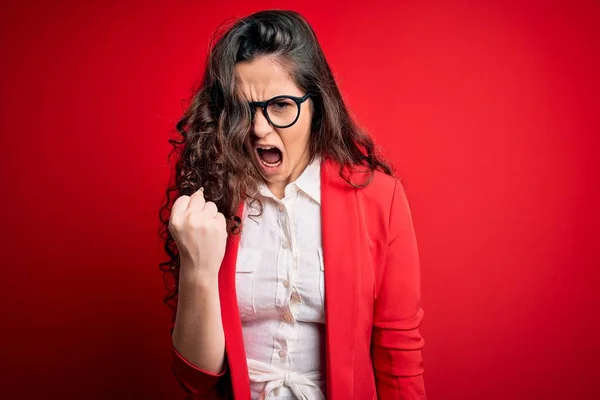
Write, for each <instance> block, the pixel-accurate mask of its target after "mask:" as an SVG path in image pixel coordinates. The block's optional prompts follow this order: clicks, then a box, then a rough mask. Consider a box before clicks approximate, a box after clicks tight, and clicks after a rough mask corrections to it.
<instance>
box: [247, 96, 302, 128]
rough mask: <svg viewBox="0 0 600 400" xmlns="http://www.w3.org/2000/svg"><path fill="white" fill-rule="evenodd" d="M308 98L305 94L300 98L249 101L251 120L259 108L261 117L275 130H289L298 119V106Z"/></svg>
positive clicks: (280, 97) (282, 97)
mask: <svg viewBox="0 0 600 400" xmlns="http://www.w3.org/2000/svg"><path fill="white" fill-rule="evenodd" d="M309 97H310V93H306V94H305V95H304V96H302V97H296V96H287V95H283V96H276V97H273V98H272V99H269V100H267V101H249V102H248V104H249V105H250V111H251V112H252V120H254V115H255V114H256V107H261V108H262V112H263V115H264V116H265V118H266V119H267V121H269V123H270V124H271V125H273V126H274V127H276V128H289V127H290V126H292V125H294V124H295V123H296V121H298V118H300V105H301V104H302V103H304V102H305V101H306V100H307V99H308V98H309Z"/></svg>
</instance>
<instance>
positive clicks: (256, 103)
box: [248, 93, 311, 129]
mask: <svg viewBox="0 0 600 400" xmlns="http://www.w3.org/2000/svg"><path fill="white" fill-rule="evenodd" d="M309 97H311V95H310V93H306V94H305V95H304V96H302V97H296V96H290V95H281V96H275V97H273V98H271V99H269V100H267V101H249V102H248V105H250V111H251V113H252V120H254V115H255V114H256V107H261V108H262V113H263V115H264V116H265V118H266V119H267V121H269V124H271V125H272V126H274V127H275V128H280V129H281V128H289V127H290V126H292V125H294V124H295V123H296V122H297V121H298V118H300V108H302V107H301V106H300V105H301V104H302V103H304V102H305V101H306V100H308V98H309ZM281 99H289V100H292V101H293V102H294V103H296V106H297V107H298V113H297V114H296V118H295V119H294V121H293V122H292V123H291V124H288V125H277V124H276V123H274V122H273V121H272V120H271V118H270V117H269V113H268V112H267V108H268V107H269V104H271V103H273V102H275V101H277V100H281Z"/></svg>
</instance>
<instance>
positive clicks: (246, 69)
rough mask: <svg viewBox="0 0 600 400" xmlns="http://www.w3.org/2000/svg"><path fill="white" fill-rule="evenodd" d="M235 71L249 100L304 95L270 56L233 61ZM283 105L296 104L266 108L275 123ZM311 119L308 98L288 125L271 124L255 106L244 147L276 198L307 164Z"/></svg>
mask: <svg viewBox="0 0 600 400" xmlns="http://www.w3.org/2000/svg"><path fill="white" fill-rule="evenodd" d="M235 74H236V78H237V82H238V85H240V89H241V90H242V93H243V94H244V96H245V98H246V99H247V100H248V101H266V100H269V99H271V98H273V97H276V96H280V95H291V96H296V97H302V96H304V95H305V94H306V93H305V92H303V91H302V90H301V89H300V88H299V87H298V86H296V84H295V83H294V82H293V81H292V79H291V77H290V76H289V74H288V72H287V71H286V70H285V68H284V67H283V66H281V65H280V64H279V63H277V62H275V61H273V60H272V59H271V58H269V57H258V58H256V59H254V60H252V61H249V62H247V61H245V62H240V63H238V64H236V67H235ZM286 107H295V105H294V104H293V102H291V103H288V104H286V102H278V103H276V104H273V105H272V106H271V107H269V109H268V113H269V116H270V117H271V120H273V121H274V122H275V121H276V119H277V115H278V113H279V115H282V114H284V113H285V112H286ZM294 109H295V108H294ZM311 119H312V102H311V100H310V99H308V100H307V101H305V102H303V103H302V104H301V105H300V117H299V118H298V120H297V121H296V123H295V124H294V125H292V126H290V127H288V128H277V127H274V126H273V125H271V124H270V123H269V121H268V120H267V119H266V118H265V115H264V114H263V109H262V108H260V107H257V108H256V112H255V114H254V120H253V122H252V128H251V132H250V134H249V135H248V137H247V138H246V141H245V146H246V149H247V150H248V153H249V154H250V155H251V157H252V161H253V163H254V165H255V166H256V167H257V168H258V170H259V172H260V174H261V176H262V177H263V179H264V180H265V182H266V183H267V186H268V187H269V189H271V191H272V192H273V193H274V194H275V195H276V196H277V197H280V198H281V197H283V191H284V189H285V186H286V185H287V184H288V183H290V182H293V181H294V180H296V179H297V178H298V177H299V176H300V174H302V172H303V171H304V169H305V168H306V166H307V165H308V161H309V159H310V154H309V147H308V143H309V138H310V127H311ZM275 123H277V122H275ZM278 124H279V125H283V124H280V123H278Z"/></svg>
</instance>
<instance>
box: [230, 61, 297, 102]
mask: <svg viewBox="0 0 600 400" xmlns="http://www.w3.org/2000/svg"><path fill="white" fill-rule="evenodd" d="M234 73H235V81H236V85H237V86H238V89H239V90H240V92H241V93H242V95H243V96H244V97H245V98H247V99H248V100H250V101H264V100H267V99H270V98H272V97H275V96H279V95H282V94H288V95H292V96H301V95H302V94H303V93H302V91H301V90H300V88H298V87H297V86H296V84H295V83H294V81H293V80H292V78H291V76H290V74H289V73H288V71H287V70H286V68H285V67H284V66H283V65H281V63H279V62H277V61H275V60H273V58H271V57H257V58H255V59H254V60H252V61H243V62H239V63H237V64H236V65H235V70H234Z"/></svg>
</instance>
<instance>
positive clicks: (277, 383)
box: [248, 359, 325, 400]
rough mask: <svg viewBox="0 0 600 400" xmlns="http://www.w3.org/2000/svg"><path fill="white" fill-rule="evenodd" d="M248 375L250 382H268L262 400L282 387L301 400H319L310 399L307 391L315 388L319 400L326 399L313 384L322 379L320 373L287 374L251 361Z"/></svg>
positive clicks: (261, 395) (270, 366)
mask: <svg viewBox="0 0 600 400" xmlns="http://www.w3.org/2000/svg"><path fill="white" fill-rule="evenodd" d="M248 375H249V376H250V382H256V383H258V382H261V383H262V382H266V385H265V388H264V390H263V391H262V393H261V394H260V400H264V399H265V398H266V397H267V396H268V395H269V393H271V391H272V390H274V389H276V388H280V387H282V386H286V387H288V388H290V390H291V391H292V393H294V395H295V396H296V397H297V398H298V399H300V400H317V399H313V398H309V397H308V393H309V392H308V391H307V389H308V388H309V387H314V388H316V389H317V391H318V393H319V397H318V399H322V400H324V399H325V396H324V395H323V392H321V389H319V387H318V386H317V385H315V384H314V383H313V380H317V379H319V378H320V374H319V373H318V372H309V373H308V374H298V373H297V372H286V371H282V370H280V369H279V368H276V367H274V366H272V365H269V364H265V363H263V362H260V361H255V360H251V359H249V360H248ZM310 392H312V391H310Z"/></svg>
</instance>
